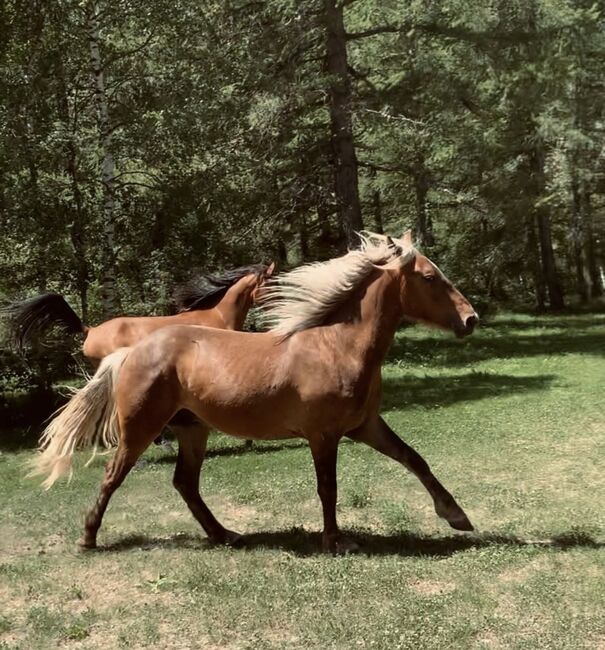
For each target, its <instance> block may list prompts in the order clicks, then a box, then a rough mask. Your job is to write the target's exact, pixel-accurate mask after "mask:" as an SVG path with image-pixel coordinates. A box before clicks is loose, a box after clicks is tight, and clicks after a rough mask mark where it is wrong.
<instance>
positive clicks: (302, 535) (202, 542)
mask: <svg viewBox="0 0 605 650" xmlns="http://www.w3.org/2000/svg"><path fill="white" fill-rule="evenodd" d="M343 534H344V535H346V536H347V537H348V538H349V539H351V540H353V541H354V542H356V543H357V544H358V545H359V551H358V554H359V555H367V556H388V555H395V556H401V557H450V556H452V555H455V554H456V553H462V552H465V551H469V550H472V549H478V548H479V549H480V548H499V547H515V548H521V547H525V548H545V549H551V550H556V551H557V550H558V551H566V550H570V549H574V548H594V549H601V548H603V547H605V542H603V541H598V540H596V539H594V537H592V536H591V535H589V534H588V533H583V532H580V531H577V530H572V531H569V532H566V533H562V534H559V535H555V536H553V537H547V536H545V538H544V539H524V538H522V537H518V536H516V535H505V534H492V533H483V534H470V535H469V534H458V535H443V536H436V537H428V536H425V535H418V534H415V533H396V534H391V535H378V534H375V533H370V532H368V531H359V530H343ZM213 547H214V546H213V545H212V544H211V543H210V542H209V541H208V540H207V539H206V538H203V537H200V536H198V535H195V534H191V533H178V534H176V535H171V536H169V537H149V536H145V535H130V536H128V537H125V538H124V539H121V540H119V541H116V542H112V543H110V544H107V545H105V546H102V547H99V548H98V549H97V550H98V551H100V552H104V553H116V552H123V551H129V550H133V549H140V550H147V551H148V550H153V549H158V548H160V549H166V550H183V549H190V550H204V549H209V548H213ZM253 549H267V550H278V551H285V552H288V553H293V554H295V555H297V556H300V557H310V556H314V555H318V554H321V552H322V551H321V534H320V533H318V532H307V531H305V530H303V529H302V528H291V529H289V530H280V531H263V532H259V533H251V534H249V535H244V536H243V537H242V543H241V544H240V545H238V547H237V550H238V551H241V552H245V551H247V550H253Z"/></svg>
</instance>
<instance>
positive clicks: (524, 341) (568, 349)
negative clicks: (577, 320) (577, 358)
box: [388, 323, 605, 367]
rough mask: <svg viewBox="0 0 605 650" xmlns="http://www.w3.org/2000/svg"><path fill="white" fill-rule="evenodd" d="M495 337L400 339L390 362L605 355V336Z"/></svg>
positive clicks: (441, 362)
mask: <svg viewBox="0 0 605 650" xmlns="http://www.w3.org/2000/svg"><path fill="white" fill-rule="evenodd" d="M499 325H500V323H498V325H497V326H494V330H495V331H494V334H495V335H494V336H491V335H490V334H491V333H490V334H483V335H480V336H476V337H469V338H468V339H465V340H464V341H459V340H457V339H454V338H437V337H431V338H425V339H411V338H406V337H404V336H399V337H397V338H396V339H395V341H394V342H393V346H392V347H391V350H390V352H389V356H388V360H389V361H391V362H393V361H401V362H403V363H405V364H406V365H409V366H415V365H425V366H427V365H428V366H431V365H433V366H454V367H459V366H466V365H470V364H473V363H478V362H480V361H486V360H489V359H494V358H495V359H512V358H519V357H534V356H551V355H557V356H558V355H562V354H590V355H599V356H604V355H605V332H603V333H600V332H581V331H574V330H573V329H572V328H570V329H569V331H565V332H557V333H550V334H546V333H544V334H539V335H528V334H516V333H514V335H513V332H512V331H508V332H502V333H499V332H497V331H496V330H497V329H498V328H499Z"/></svg>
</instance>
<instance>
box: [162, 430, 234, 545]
mask: <svg viewBox="0 0 605 650" xmlns="http://www.w3.org/2000/svg"><path fill="white" fill-rule="evenodd" d="M170 428H171V429H172V431H173V433H174V434H175V435H176V437H177V440H178V443H179V455H178V457H177V461H176V468H175V470H174V479H173V484H174V487H175V488H176V489H177V490H178V492H179V494H180V495H181V496H182V497H183V499H184V501H185V503H186V504H187V506H188V507H189V510H191V513H192V514H193V516H194V517H195V518H196V519H197V521H198V522H199V523H200V524H201V526H202V528H203V529H204V530H205V531H206V534H207V535H208V539H209V540H210V541H211V542H213V543H215V544H236V543H237V542H239V541H240V540H241V535H238V534H237V533H234V532H233V531H231V530H227V529H226V528H225V527H224V526H223V525H222V524H221V523H220V522H219V521H218V520H217V519H216V518H215V516H214V515H213V514H212V512H211V511H210V509H209V508H208V506H207V505H206V504H205V503H204V501H203V499H202V497H201V496H200V488H199V483H200V471H201V469H202V463H203V461H204V455H205V453H206V443H207V441H208V427H207V426H206V425H205V424H202V423H201V422H199V421H195V422H191V423H187V424H180V423H179V424H174V423H171V424H170Z"/></svg>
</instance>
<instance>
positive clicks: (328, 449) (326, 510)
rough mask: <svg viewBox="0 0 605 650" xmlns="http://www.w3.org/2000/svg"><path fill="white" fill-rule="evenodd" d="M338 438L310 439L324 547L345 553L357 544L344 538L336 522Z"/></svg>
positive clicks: (331, 551)
mask: <svg viewBox="0 0 605 650" xmlns="http://www.w3.org/2000/svg"><path fill="white" fill-rule="evenodd" d="M338 442H339V439H338V438H330V437H328V436H322V437H320V438H317V439H310V440H309V446H310V447H311V453H312V454H313V463H314V465H315V473H316V474H317V494H318V495H319V498H320V500H321V506H322V509H323V520H324V527H323V534H322V547H323V550H324V551H326V552H329V553H343V552H347V551H351V550H354V549H355V548H356V545H355V544H353V543H351V542H349V541H347V540H345V539H343V538H342V536H341V534H340V531H339V529H338V524H337V523H336V495H337V487H336V459H337V454H338Z"/></svg>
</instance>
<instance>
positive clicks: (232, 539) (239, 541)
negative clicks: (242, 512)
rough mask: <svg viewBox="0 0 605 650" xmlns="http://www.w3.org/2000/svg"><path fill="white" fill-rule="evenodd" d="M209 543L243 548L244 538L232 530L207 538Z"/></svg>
mask: <svg viewBox="0 0 605 650" xmlns="http://www.w3.org/2000/svg"><path fill="white" fill-rule="evenodd" d="M208 539H209V540H210V543H211V544H213V545H216V546H234V547H238V546H243V545H244V536H243V535H240V534H239V533H236V532H234V531H232V530H226V529H225V530H224V531H222V532H221V533H219V534H218V535H213V536H212V537H208Z"/></svg>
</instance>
